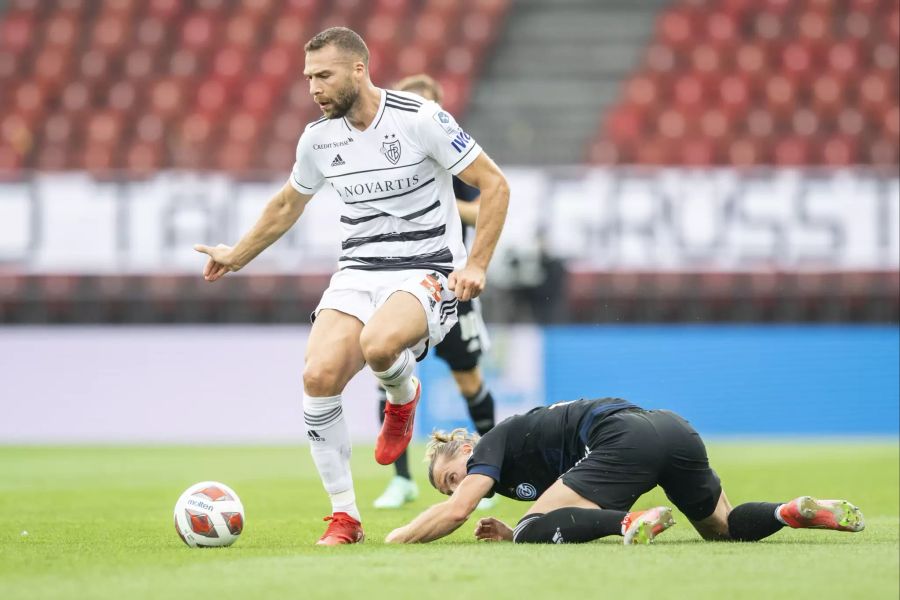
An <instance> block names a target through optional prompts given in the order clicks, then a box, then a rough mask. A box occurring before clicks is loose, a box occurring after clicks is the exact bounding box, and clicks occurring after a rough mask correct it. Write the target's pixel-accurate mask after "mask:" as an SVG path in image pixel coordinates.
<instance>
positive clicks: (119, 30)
mask: <svg viewBox="0 0 900 600" xmlns="http://www.w3.org/2000/svg"><path fill="white" fill-rule="evenodd" d="M130 29H131V23H130V20H129V18H128V15H127V14H120V13H107V14H104V15H102V16H101V17H100V18H99V19H98V20H97V21H96V22H95V24H94V29H93V32H92V34H93V35H92V40H91V44H92V46H93V47H94V48H97V49H99V50H100V51H102V52H104V53H106V54H110V53H113V52H118V51H119V50H120V49H121V48H122V46H123V45H124V44H125V42H126V40H127V39H128V36H129V35H130Z"/></svg>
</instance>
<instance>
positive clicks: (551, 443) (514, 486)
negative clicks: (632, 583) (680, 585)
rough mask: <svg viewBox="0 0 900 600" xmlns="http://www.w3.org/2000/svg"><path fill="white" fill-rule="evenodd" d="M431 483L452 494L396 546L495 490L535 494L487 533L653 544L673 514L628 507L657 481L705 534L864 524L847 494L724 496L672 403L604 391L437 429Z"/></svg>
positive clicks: (403, 531)
mask: <svg viewBox="0 0 900 600" xmlns="http://www.w3.org/2000/svg"><path fill="white" fill-rule="evenodd" d="M428 457H429V459H430V465H429V468H428V475H429V479H430V480H431V483H432V485H433V486H434V487H435V488H437V489H438V490H439V491H440V492H442V493H444V494H447V495H450V499H449V500H447V501H445V502H442V503H440V504H436V505H434V506H432V507H431V508H429V509H428V510H426V511H425V512H423V513H422V514H421V515H419V516H418V517H416V518H415V519H414V520H413V521H412V522H411V523H410V524H408V525H406V526H404V527H400V528H399V529H395V530H394V531H392V532H391V533H390V535H388V537H387V542H389V543H394V542H397V543H412V542H430V541H432V540H436V539H438V538H441V537H444V536H445V535H447V534H449V533H451V532H452V531H454V530H456V529H457V528H458V527H459V526H460V525H462V524H463V523H465V522H466V519H468V517H469V515H470V514H472V511H473V510H474V509H475V506H476V505H477V504H478V501H479V500H480V499H481V498H482V497H484V496H486V495H488V494H491V493H492V492H493V493H497V494H500V495H502V496H507V497H509V498H514V499H517V500H536V502H535V503H534V506H532V507H531V510H529V511H528V512H527V513H526V514H525V516H524V517H523V518H522V519H521V520H520V521H519V524H518V525H517V526H516V528H515V529H512V528H510V527H509V526H507V525H506V524H504V523H502V522H501V521H499V520H497V519H494V518H488V519H481V521H479V523H478V528H477V529H476V530H475V536H476V537H477V538H478V539H480V540H490V541H512V542H517V543H557V544H561V543H579V542H589V541H591V540H595V539H598V538H601V537H605V536H608V535H623V536H624V538H625V543H626V544H633V543H649V542H650V541H652V540H653V538H654V537H655V536H656V535H658V534H659V533H661V532H663V531H665V530H666V529H668V528H669V527H671V526H672V525H674V521H673V520H672V510H671V509H670V508H667V507H663V506H660V507H656V508H651V509H650V510H646V511H640V512H629V511H630V510H631V507H632V506H633V505H634V503H635V501H637V499H638V498H639V497H640V496H641V495H643V494H645V493H647V492H649V491H650V490H652V489H653V488H654V487H656V486H657V485H659V486H660V487H661V488H662V489H663V490H664V491H665V493H666V496H667V497H668V498H669V500H671V501H672V504H674V505H675V506H676V507H677V508H678V510H680V511H681V512H682V513H684V514H685V516H687V518H688V519H690V521H691V524H692V525H693V526H694V528H695V529H696V530H697V531H698V532H699V533H700V535H701V536H702V537H703V538H704V539H706V540H736V541H746V542H752V541H757V540H761V539H763V538H765V537H768V536H770V535H772V534H773V533H775V532H776V531H778V530H779V529H781V528H782V527H784V526H785V525H787V526H788V527H793V528H804V529H805V528H809V529H834V530H837V531H862V529H863V528H864V526H865V525H864V522H863V516H862V513H861V512H860V511H859V509H858V508H856V507H855V506H853V505H852V504H850V503H849V502H847V501H845V500H816V499H814V498H811V497H809V496H801V497H800V498H796V499H794V500H791V501H790V502H785V503H773V502H748V503H746V504H741V505H739V506H736V507H734V508H732V507H731V504H730V503H729V502H728V498H727V497H726V496H725V492H724V491H723V490H722V485H721V483H720V481H719V477H718V476H717V475H716V473H715V471H713V470H712V468H710V466H709V460H708V459H707V456H706V447H705V446H704V444H703V440H701V439H700V436H699V434H698V433H697V432H696V431H695V430H694V428H693V427H691V426H690V424H688V422H687V421H685V420H684V419H683V418H681V417H680V416H678V415H677V414H675V413H673V412H671V411H667V410H644V409H642V408H639V407H637V406H635V405H633V404H631V403H629V402H627V401H625V400H621V399H618V398H603V399H598V400H575V401H572V402H561V403H558V404H554V405H553V406H549V407H541V408H535V409H533V410H531V411H529V412H528V413H526V414H524V415H516V416H514V417H510V418H509V419H506V420H505V421H503V422H502V423H500V424H498V425H497V426H496V427H494V428H493V429H492V430H491V431H489V432H488V433H486V434H485V435H484V436H483V437H481V438H479V437H478V436H477V435H473V434H469V433H467V432H466V431H465V430H455V431H454V432H452V433H451V434H449V435H445V434H440V433H437V434H434V435H433V436H432V442H431V443H430V444H429V448H428Z"/></svg>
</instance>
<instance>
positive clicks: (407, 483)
mask: <svg viewBox="0 0 900 600" xmlns="http://www.w3.org/2000/svg"><path fill="white" fill-rule="evenodd" d="M418 497H419V486H417V485H416V482H415V481H412V480H411V479H407V478H406V477H400V476H399V475H396V476H395V477H394V478H393V479H391V482H390V483H389V484H388V486H387V488H386V489H385V490H384V493H382V494H381V495H380V496H379V497H378V498H377V499H376V500H375V503H374V505H375V508H401V507H402V506H403V505H404V504H406V503H407V502H413V501H414V500H415V499H416V498H418Z"/></svg>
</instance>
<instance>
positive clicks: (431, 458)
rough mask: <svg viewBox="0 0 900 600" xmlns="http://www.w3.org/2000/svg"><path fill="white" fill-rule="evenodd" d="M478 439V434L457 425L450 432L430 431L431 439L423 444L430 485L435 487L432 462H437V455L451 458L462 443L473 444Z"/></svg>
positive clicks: (479, 437)
mask: <svg viewBox="0 0 900 600" xmlns="http://www.w3.org/2000/svg"><path fill="white" fill-rule="evenodd" d="M479 439H481V436H480V435H478V434H477V433H469V431H468V430H466V429H465V428H463V427H457V428H456V429H454V430H453V431H451V432H450V433H447V432H444V431H432V432H431V439H429V440H428V445H427V446H425V462H427V463H428V481H430V482H431V487H433V488H437V485H435V483H434V463H435V462H437V459H438V457H441V456H443V457H446V458H453V457H454V456H456V454H457V453H458V452H459V450H460V448H462V447H463V445H464V444H471V445H472V446H474V445H475V444H477V443H478V440H479Z"/></svg>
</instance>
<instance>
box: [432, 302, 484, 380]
mask: <svg viewBox="0 0 900 600" xmlns="http://www.w3.org/2000/svg"><path fill="white" fill-rule="evenodd" d="M456 311H457V316H458V318H459V322H458V323H457V324H456V325H454V326H453V329H451V330H450V331H448V332H447V335H445V336H444V339H443V341H441V343H440V344H438V345H437V346H436V347H435V349H434V353H435V354H436V355H437V356H438V358H440V359H441V360H443V361H444V362H445V363H447V366H448V367H450V370H451V371H469V370H471V369H474V368H475V367H477V366H478V360H479V359H480V358H481V353H482V351H483V349H484V346H485V345H486V343H487V340H486V339H485V330H484V322H483V321H482V319H481V311H479V310H478V308H477V307H476V306H475V305H474V304H473V303H472V302H460V303H459V304H458V305H457V307H456Z"/></svg>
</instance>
